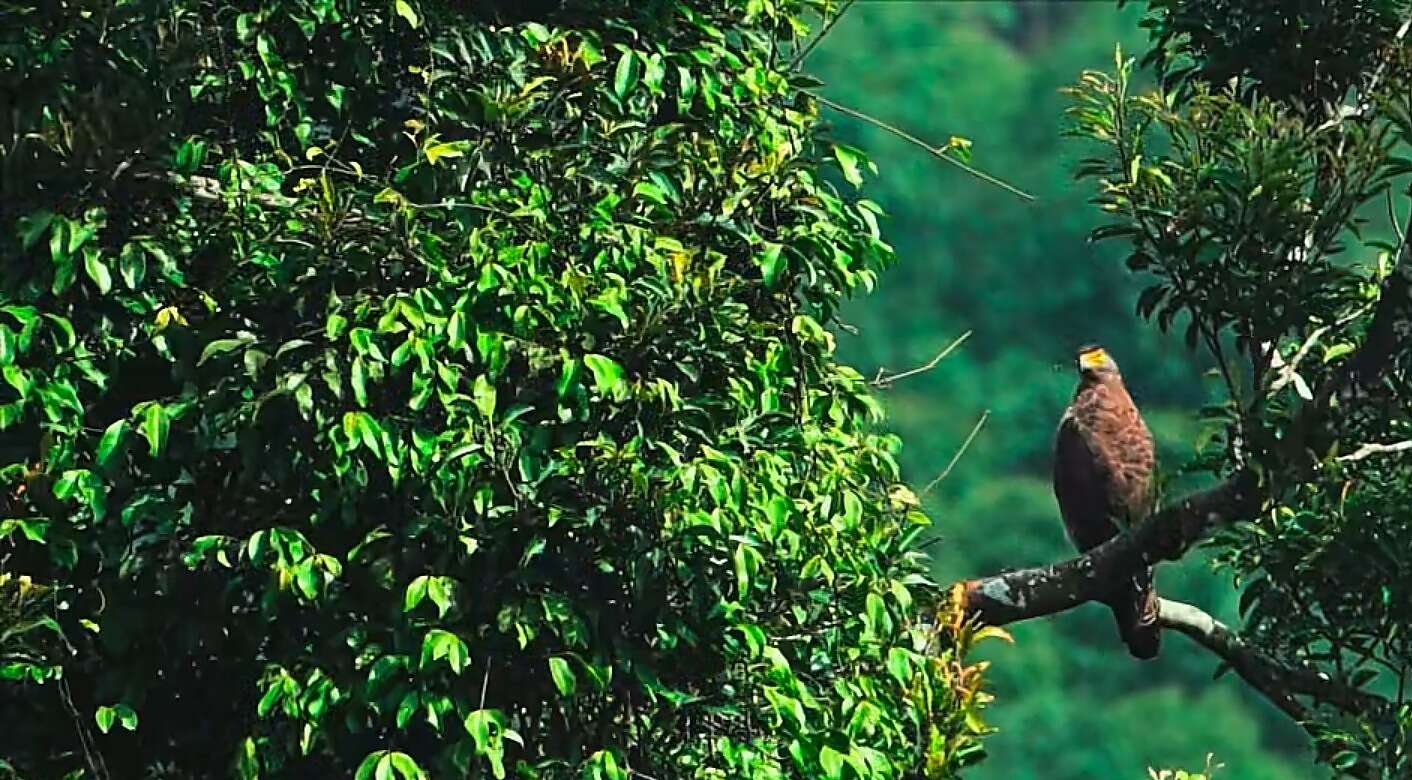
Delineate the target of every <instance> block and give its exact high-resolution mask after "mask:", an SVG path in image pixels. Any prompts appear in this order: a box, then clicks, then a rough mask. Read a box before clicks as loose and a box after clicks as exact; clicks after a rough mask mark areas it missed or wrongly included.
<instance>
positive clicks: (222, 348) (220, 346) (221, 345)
mask: <svg viewBox="0 0 1412 780" xmlns="http://www.w3.org/2000/svg"><path fill="white" fill-rule="evenodd" d="M249 343H250V339H248V338H234V339H216V340H215V341H212V342H211V343H209V344H207V345H206V347H205V349H202V350H201V357H200V358H198V359H197V361H196V365H198V366H202V365H205V364H206V361H208V360H210V359H211V358H213V357H215V356H217V355H224V354H225V353H227V352H234V351H235V350H237V349H240V348H241V347H243V346H246V345H248V344H249Z"/></svg>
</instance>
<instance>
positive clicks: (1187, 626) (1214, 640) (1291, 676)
mask: <svg viewBox="0 0 1412 780" xmlns="http://www.w3.org/2000/svg"><path fill="white" fill-rule="evenodd" d="M1159 610H1160V616H1159V621H1160V622H1161V625H1162V627H1163V628H1166V629H1171V630H1173V631H1178V632H1180V633H1182V634H1185V635H1186V636H1188V637H1190V638H1191V639H1192V641H1194V642H1196V643H1197V644H1198V645H1201V646H1202V647H1204V648H1206V649H1207V650H1210V651H1211V652H1212V653H1215V654H1216V655H1217V656H1219V657H1220V658H1221V660H1222V661H1225V662H1226V664H1227V665H1229V666H1230V667H1231V669H1232V670H1233V671H1234V672H1235V673H1236V674H1238V675H1240V678H1241V679H1242V680H1245V681H1246V682H1247V683H1249V684H1250V686H1251V687H1253V688H1255V689H1256V690H1257V691H1259V692H1260V693H1261V695H1263V696H1264V697H1265V698H1267V699H1269V700H1270V702H1271V703H1272V704H1274V705H1275V706H1276V707H1279V708H1280V709H1281V710H1283V711H1284V712H1285V714H1287V715H1289V716H1290V717H1291V718H1294V719H1295V720H1297V721H1304V720H1307V719H1308V715H1309V713H1308V710H1307V708H1306V707H1305V705H1304V704H1302V703H1301V702H1300V701H1299V700H1298V698H1297V697H1301V696H1303V697H1308V698H1310V699H1312V700H1314V701H1316V702H1319V703H1322V704H1327V705H1329V706H1332V707H1335V708H1337V709H1339V710H1342V711H1344V712H1347V713H1354V714H1362V715H1370V714H1377V713H1380V712H1384V711H1386V710H1387V708H1388V702H1387V700H1386V699H1383V698H1382V697H1380V696H1375V695H1373V694H1370V693H1365V692H1363V691H1360V690H1358V689H1357V688H1353V687H1350V686H1347V685H1343V684H1341V683H1339V682H1338V681H1336V680H1333V679H1331V678H1329V677H1327V676H1325V675H1323V674H1321V673H1319V672H1318V671H1316V670H1314V669H1312V668H1309V667H1298V666H1289V665H1286V664H1283V663H1281V662H1279V661H1277V660H1275V659H1274V658H1272V657H1271V656H1270V655H1268V654H1267V653H1265V652H1264V651H1263V650H1261V649H1259V648H1257V647H1255V646H1254V645H1251V644H1250V643H1249V642H1247V641H1246V640H1245V638H1243V637H1241V636H1240V635H1239V634H1237V633H1235V632H1234V631H1232V630H1230V629H1229V628H1228V627H1226V625H1225V624H1224V623H1222V622H1221V621H1219V620H1217V619H1216V618H1214V617H1212V616H1211V615H1209V614H1207V613H1206V612H1205V611H1203V610H1201V609H1200V608H1198V607H1195V606H1192V605H1191V604H1183V603H1182V602H1180V601H1172V600H1170V599H1162V600H1161V602H1160V606H1159Z"/></svg>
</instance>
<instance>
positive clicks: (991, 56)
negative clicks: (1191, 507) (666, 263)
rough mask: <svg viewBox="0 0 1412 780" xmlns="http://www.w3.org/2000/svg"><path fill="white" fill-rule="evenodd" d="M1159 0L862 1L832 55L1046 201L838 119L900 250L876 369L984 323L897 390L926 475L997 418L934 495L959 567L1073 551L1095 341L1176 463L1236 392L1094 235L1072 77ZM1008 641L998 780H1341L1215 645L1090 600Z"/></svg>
mask: <svg viewBox="0 0 1412 780" xmlns="http://www.w3.org/2000/svg"><path fill="white" fill-rule="evenodd" d="M1141 14H1142V8H1141V6H1140V5H1131V6H1129V7H1127V8H1124V9H1121V10H1120V9H1118V8H1117V6H1116V4H1115V3H1111V2H1003V1H998V0H992V1H991V2H938V1H933V2H907V1H906V0H872V1H869V0H862V2H858V3H856V4H855V5H854V6H853V8H852V9H851V10H850V11H849V13H848V14H847V16H846V17H845V18H844V19H843V20H842V21H841V22H840V23H839V24H838V26H837V27H836V28H835V29H834V31H833V32H832V33H831V34H830V36H829V37H828V39H827V40H826V41H825V42H824V43H823V44H822V45H821V46H820V47H819V48H818V49H817V50H815V52H814V53H813V54H812V55H811V56H810V58H809V60H808V67H807V69H808V70H809V71H810V72H811V73H813V74H815V75H817V76H818V77H820V78H821V79H823V80H824V81H825V82H826V83H827V86H826V87H824V88H823V94H825V95H826V96H828V97H829V98H831V99H833V100H835V101H838V102H840V103H843V104H845V105H847V106H850V107H853V108H855V109H858V110H861V111H864V112H866V113H868V114H871V115H873V116H875V117H877V118H879V119H882V120H885V121H887V122H890V123H892V124H895V125H898V126H900V127H902V128H904V129H906V130H908V131H910V132H912V133H914V134H916V135H918V136H921V137H922V138H924V139H926V140H928V141H929V142H931V143H936V144H940V143H944V142H945V141H946V139H947V138H948V137H949V136H952V135H957V136H962V137H965V138H969V139H972V140H973V141H974V144H975V146H974V153H975V163H976V165H977V166H978V167H980V168H982V169H984V170H986V171H988V172H990V173H993V174H995V175H997V176H999V177H1000V178H1002V179H1004V180H1006V181H1009V182H1011V183H1013V184H1015V185H1017V186H1019V187H1020V188H1021V189H1023V190H1025V191H1027V192H1029V193H1031V194H1033V195H1035V196H1036V198H1037V200H1036V201H1035V202H1032V203H1027V202H1025V201H1023V200H1021V199H1019V198H1017V197H1015V196H1014V195H1011V194H1009V193H1007V192H1005V191H1003V190H1001V189H999V188H997V187H994V186H991V185H988V184H985V183H983V182H981V181H979V180H977V179H974V178H971V177H969V176H967V175H966V174H965V173H963V172H962V171H959V170H958V169H956V168H954V167H952V166H949V165H946V164H945V163H943V162H941V161H939V160H937V159H935V158H932V157H930V156H928V155H927V154H926V153H925V152H924V151H923V150H921V149H918V148H917V147H915V146H911V145H908V144H907V143H905V142H903V141H900V140H898V139H896V138H895V137H893V136H891V135H889V134H887V133H886V132H884V131H882V130H879V129H877V128H876V127H873V126H870V125H868V124H866V123H863V122H860V121H857V120H854V119H850V118H848V117H846V116H844V115H842V114H839V113H837V112H832V111H829V110H828V109H825V111H826V118H827V119H829V120H831V121H832V122H833V123H834V127H835V131H836V134H837V135H838V136H839V137H840V138H841V139H843V140H845V141H848V142H850V143H853V144H855V145H857V146H859V147H861V148H863V149H864V150H866V151H867V152H868V153H869V154H870V155H871V156H872V158H873V160H874V161H875V162H876V163H877V165H878V167H879V169H880V175H879V176H877V177H875V178H870V179H869V181H868V183H867V184H866V185H865V194H866V195H867V196H868V197H871V198H873V199H874V200H876V201H878V202H879V203H881V204H882V206H883V207H884V208H885V209H886V210H887V211H888V213H889V215H890V216H889V220H888V222H887V223H886V225H885V227H884V232H885V237H886V238H887V239H888V240H889V241H890V242H891V243H892V244H893V246H894V247H895V248H896V249H897V253H898V257H899V258H900V263H899V264H898V265H897V266H896V267H895V268H893V269H891V270H889V271H888V272H887V273H885V274H884V275H883V276H882V278H881V281H880V283H879V287H878V289H877V290H876V291H875V292H874V294H872V295H870V296H866V297H864V298H861V299H859V300H858V301H856V302H854V303H853V304H852V305H851V306H850V307H849V308H848V309H846V310H845V312H844V315H843V319H844V320H845V322H846V323H848V324H849V325H850V326H853V327H855V328H856V329H857V331H858V332H857V333H856V334H848V333H839V334H838V335H839V343H840V349H841V352H842V353H843V356H844V357H845V358H846V359H847V360H849V361H850V362H851V363H852V364H853V365H855V366H857V367H858V368H859V370H861V371H863V373H864V374H865V375H868V376H872V375H873V374H874V373H875V372H876V371H877V369H878V368H880V367H886V368H887V369H888V370H889V371H900V370H903V369H906V368H911V367H915V366H918V365H921V364H924V363H926V362H927V361H928V360H929V359H930V358H931V357H932V356H934V355H935V354H936V353H937V351H938V350H939V349H941V348H942V347H943V346H945V345H946V344H947V343H948V342H950V341H951V340H952V339H954V338H955V337H956V336H958V335H959V334H961V333H962V332H964V331H966V330H974V331H975V333H974V335H973V336H972V337H971V338H970V340H969V341H967V342H966V343H965V345H964V346H963V347H962V348H961V349H959V350H958V351H957V352H955V353H953V354H952V355H951V356H950V357H948V358H947V359H946V360H944V361H942V363H941V364H940V365H939V366H938V367H937V368H936V369H935V370H933V371H930V372H928V373H925V374H922V375H919V376H915V377H912V378H909V379H907V380H904V381H903V382H901V383H899V384H898V385H896V386H894V387H893V388H892V389H890V390H887V391H886V392H884V393H883V396H884V400H885V402H886V404H887V406H888V409H889V413H890V425H891V426H892V427H893V428H894V429H895V430H896V431H897V432H898V433H899V434H901V436H902V437H903V440H904V442H905V443H906V446H905V448H904V450H903V453H902V463H903V468H904V473H905V475H906V477H907V479H908V480H909V481H910V482H911V483H912V484H913V485H914V486H916V487H917V489H918V490H920V489H921V486H924V485H926V484H927V483H928V482H930V481H931V480H932V479H933V477H935V476H936V475H937V474H938V472H940V471H941V470H942V468H943V467H944V466H945V465H946V463H947V462H948V461H949V460H950V459H951V458H952V456H953V454H954V453H955V452H956V450H957V448H958V447H959V446H960V445H961V444H962V442H963V441H964V440H965V439H966V436H967V434H968V433H969V432H970V431H971V429H972V427H973V426H974V425H975V423H976V421H977V420H978V419H979V418H980V417H981V415H982V414H983V413H984V412H985V411H986V410H989V412H990V417H989V419H988V421H987V423H986V425H985V426H984V427H983V428H982V430H981V432H980V433H979V435H978V436H977V437H976V439H975V441H974V443H973V444H972V446H971V447H970V448H969V450H968V451H967V452H966V453H965V455H964V457H963V458H962V459H961V460H960V461H959V463H958V464H957V466H956V468H955V469H954V470H953V471H952V473H951V474H950V475H949V476H948V477H947V479H946V480H944V481H943V482H942V483H940V484H939V485H937V487H936V488H935V489H934V490H932V491H931V492H930V493H929V494H927V496H926V502H927V504H928V509H929V511H930V513H931V514H932V516H933V517H934V518H936V520H937V523H938V528H939V531H940V535H941V536H942V539H941V540H940V542H939V543H938V544H935V545H934V546H933V547H932V548H931V551H932V552H933V553H934V556H935V560H936V572H937V576H938V578H939V579H941V580H943V581H947V582H949V581H952V580H955V579H959V578H963V577H967V576H972V575H978V574H985V573H993V572H996V571H998V570H1001V569H1004V568H1019V567H1023V566H1029V565H1034V564H1040V563H1046V562H1051V561H1055V560H1059V559H1061V558H1064V557H1067V556H1069V555H1070V554H1072V551H1071V549H1070V548H1069V546H1068V542H1067V540H1066V539H1065V537H1064V535H1063V531H1062V529H1061V526H1060V524H1059V520H1058V513H1057V509H1056V507H1055V504H1054V499H1053V494H1052V492H1051V489H1050V484H1049V465H1050V446H1051V442H1052V439H1051V437H1052V435H1053V431H1054V426H1055V423H1056V422H1057V421H1058V419H1059V415H1060V413H1061V412H1062V410H1063V408H1064V406H1065V404H1066V403H1067V400H1068V397H1069V395H1070V393H1071V392H1072V389H1073V384H1074V379H1075V377H1074V374H1073V371H1072V369H1071V366H1072V357H1073V353H1074V349H1075V347H1077V346H1078V345H1080V344H1081V343H1084V342H1089V341H1096V342H1100V343H1103V344H1104V345H1105V346H1107V347H1108V348H1109V350H1110V351H1111V352H1112V353H1113V354H1114V356H1115V357H1116V358H1117V360H1118V362H1119V364H1120V365H1121V366H1122V368H1123V373H1124V375H1125V377H1126V378H1127V381H1128V385H1129V387H1130V389H1131V390H1132V393H1133V395H1134V397H1135V398H1136V399H1137V401H1138V404H1139V405H1140V406H1141V407H1142V408H1143V410H1144V414H1145V416H1146V418H1147V420H1148V422H1149V424H1150V425H1151V427H1152V428H1153V430H1154V433H1155V435H1156V437H1157V439H1158V442H1159V446H1160V452H1161V460H1162V463H1161V465H1162V467H1163V469H1164V471H1167V472H1172V471H1175V470H1176V469H1177V468H1179V467H1180V466H1181V464H1183V463H1184V462H1186V461H1187V460H1188V458H1189V457H1190V456H1191V454H1192V452H1193V449H1194V443H1195V439H1196V435H1197V411H1198V409H1199V408H1200V406H1201V405H1202V403H1203V402H1204V401H1205V400H1206V399H1207V394H1208V393H1210V392H1214V385H1211V384H1210V381H1211V380H1209V379H1208V378H1206V376H1205V369H1206V368H1207V367H1208V364H1207V363H1206V361H1205V359H1204V356H1202V355H1199V354H1192V353H1191V352H1189V351H1188V350H1187V349H1186V348H1185V347H1184V346H1183V345H1182V344H1181V341H1180V338H1179V337H1168V336H1163V335H1161V334H1159V333H1158V332H1157V331H1156V329H1155V328H1154V327H1152V326H1150V325H1148V324H1147V323H1144V322H1142V321H1141V320H1140V319H1138V318H1137V317H1136V315H1135V314H1134V313H1133V307H1134V303H1135V301H1136V297H1137V293H1138V291H1139V290H1140V289H1141V287H1142V280H1141V279H1140V278H1136V277H1134V276H1133V275H1132V274H1130V273H1129V272H1128V271H1127V270H1126V269H1125V268H1124V267H1123V265H1122V262H1121V256H1120V254H1119V251H1120V250H1121V247H1119V246H1117V245H1108V244H1103V245H1091V244H1089V243H1088V242H1087V240H1086V236H1087V233H1088V231H1089V230H1090V229H1091V228H1092V227H1094V226H1095V225H1096V224H1099V223H1100V222H1101V215H1100V214H1099V213H1098V211H1097V210H1096V209H1095V208H1094V207H1092V206H1090V205H1088V204H1087V203H1086V200H1087V198H1088V197H1089V195H1090V192H1091V189H1090V188H1091V184H1090V183H1076V182H1074V180H1073V178H1072V172H1073V169H1074V164H1075V162H1076V161H1077V160H1078V159H1079V158H1080V157H1082V156H1084V155H1085V154H1087V153H1090V152H1091V151H1092V150H1089V149H1085V148H1083V147H1082V145H1081V144H1080V143H1079V142H1077V141H1073V140H1069V139H1064V138H1061V136H1060V131H1061V129H1062V127H1063V126H1064V122H1065V119H1064V109H1065V108H1066V107H1067V105H1068V103H1067V98H1066V97H1065V96H1064V95H1062V94H1061V93H1060V92H1059V90H1060V88H1062V87H1064V86H1067V85H1069V84H1071V83H1073V82H1074V81H1075V80H1076V79H1077V78H1078V75H1079V73H1080V72H1081V71H1082V70H1083V69H1085V68H1106V69H1111V67H1112V63H1113V51H1114V46H1115V45H1117V44H1121V45H1122V46H1123V50H1124V51H1126V52H1131V53H1133V54H1140V53H1141V52H1143V51H1144V50H1145V48H1146V38H1145V33H1144V32H1143V31H1142V30H1141V29H1140V28H1139V27H1138V21H1139V19H1140V18H1141ZM1158 583H1159V586H1160V588H1161V591H1162V592H1163V593H1164V594H1165V595H1168V596H1171V597H1174V598H1179V599H1183V600H1187V601H1191V602H1193V603H1196V604H1198V605H1200V606H1202V607H1204V608H1206V609H1207V610H1209V611H1211V612H1213V613H1214V614H1216V615H1217V616H1218V617H1221V618H1224V619H1226V620H1228V621H1229V620H1232V619H1234V618H1235V610H1236V607H1235V605H1236V598H1237V595H1238V594H1237V592H1236V591H1235V590H1234V589H1233V587H1232V583H1231V582H1230V581H1229V578H1227V577H1225V576H1222V575H1220V574H1217V573H1213V572H1212V571H1211V569H1210V567H1209V566H1207V565H1206V563H1205V561H1204V560H1203V559H1202V556H1200V555H1196V556H1191V557H1190V558H1189V559H1188V560H1187V561H1185V562H1183V563H1182V564H1180V565H1172V566H1167V567H1165V568H1163V569H1162V570H1161V572H1160V574H1159V577H1158ZM1013 633H1014V636H1015V639H1016V645H1015V646H1013V647H1011V646H1008V645H1003V644H1000V643H992V645H993V646H992V647H991V648H990V649H989V651H988V652H987V653H986V657H987V658H989V659H991V660H993V661H994V666H993V667H992V669H991V672H990V679H991V686H990V687H991V689H992V690H993V691H994V692H995V694H996V696H997V698H996V700H995V702H994V703H993V704H992V705H991V709H990V720H991V722H992V723H993V724H995V725H996V726H998V727H999V728H1000V732H999V733H998V734H997V735H996V736H994V737H992V738H991V739H990V740H989V748H990V751H991V756H990V758H989V759H988V760H987V761H986V762H985V763H984V764H983V765H982V766H981V767H980V768H979V769H977V770H975V771H973V772H972V773H971V775H970V777H972V778H976V779H977V780H1000V779H1002V778H1003V779H1004V780H1027V779H1029V778H1034V779H1036V780H1041V779H1042V780H1078V779H1079V778H1085V780H1088V779H1092V778H1099V779H1102V780H1107V779H1108V778H1140V777H1146V776H1147V772H1146V768H1147V767H1149V766H1157V767H1188V768H1198V767H1200V766H1202V765H1203V764H1204V760H1205V756H1206V754H1207V752H1211V753H1214V754H1215V755H1216V760H1217V761H1219V762H1221V763H1224V764H1225V769H1224V770H1222V771H1221V772H1219V773H1218V774H1217V777H1218V778H1233V779H1238V780H1275V779H1276V778H1280V779H1285V780H1287V779H1289V778H1314V777H1322V776H1325V775H1324V773H1323V772H1321V771H1320V770H1316V769H1315V768H1314V767H1313V765H1312V764H1311V763H1310V761H1309V749H1308V747H1307V743H1306V740H1305V739H1304V737H1303V736H1302V734H1301V733H1300V732H1299V730H1298V729H1297V728H1296V727H1295V726H1294V725H1293V724H1290V723H1289V722H1288V721H1286V720H1284V719H1283V716H1281V715H1280V714H1279V713H1277V712H1276V711H1274V710H1273V708H1271V707H1270V706H1269V705H1267V704H1266V703H1265V702H1264V701H1263V700H1261V699H1259V698H1258V697H1257V696H1256V695H1254V694H1252V693H1251V692H1249V691H1248V690H1246V689H1245V688H1244V686H1243V685H1242V684H1241V682H1240V681H1239V680H1238V679H1236V678H1235V677H1234V676H1231V675H1226V676H1222V677H1221V678H1220V679H1214V680H1213V673H1214V672H1215V671H1216V669H1217V666H1216V663H1215V660H1214V657H1213V656H1211V655H1210V654H1208V653H1206V652H1205V651H1203V650H1200V649H1199V648H1196V647H1195V646H1193V645H1192V644H1190V643H1189V642H1188V641H1187V640H1186V639H1185V638H1184V637H1181V636H1177V635H1173V634H1168V635H1167V636H1165V637H1164V638H1163V641H1164V648H1163V653H1162V656H1161V657H1160V658H1159V659H1158V660H1156V661H1152V662H1147V663H1143V662H1138V661H1134V660H1132V659H1131V658H1129V657H1128V655H1127V654H1126V652H1125V650H1124V648H1123V646H1122V644H1121V643H1120V642H1119V641H1118V639H1117V634H1116V629H1115V628H1114V626H1113V621H1112V616H1111V614H1110V613H1108V612H1107V610H1105V609H1104V608H1103V607H1101V606H1096V605H1089V606H1086V607H1084V608H1081V609H1078V610H1075V611H1072V612H1070V613H1067V614H1063V615H1059V616H1056V617H1053V618H1049V619H1044V620H1037V621H1032V622H1028V623H1024V624H1021V625H1018V626H1015V627H1014V630H1013Z"/></svg>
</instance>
